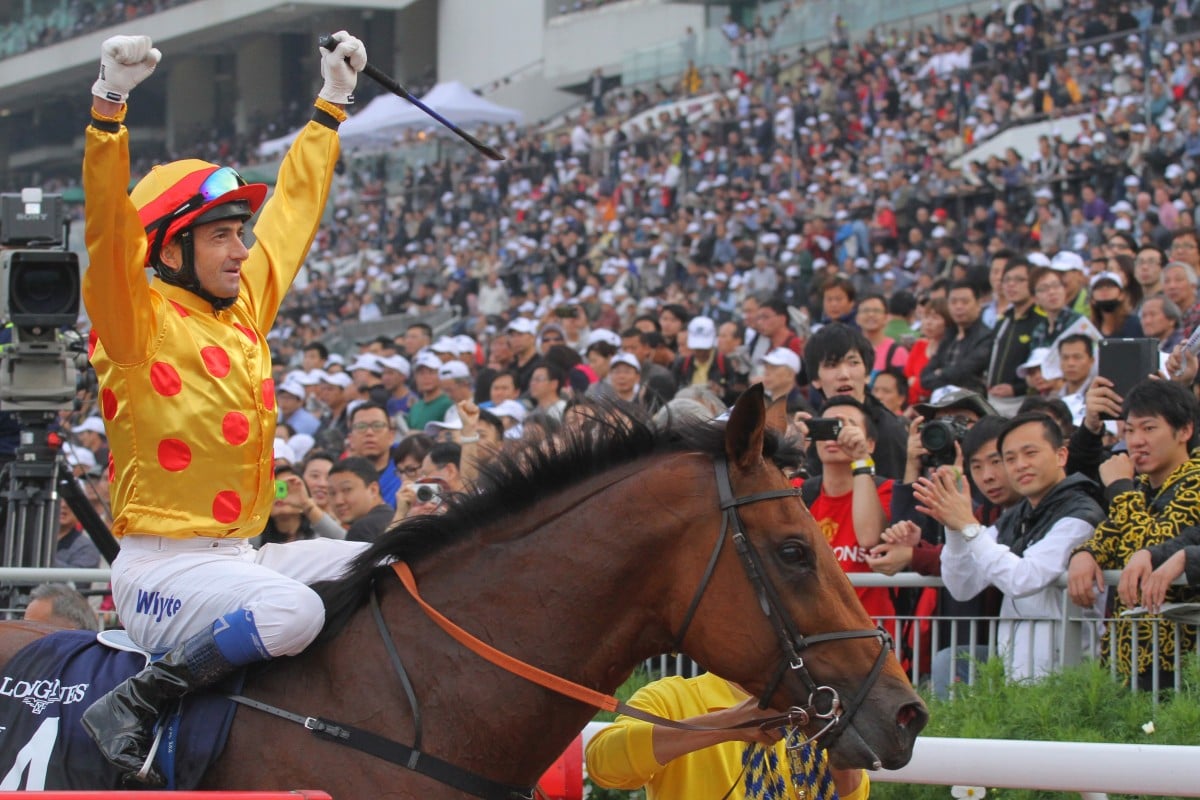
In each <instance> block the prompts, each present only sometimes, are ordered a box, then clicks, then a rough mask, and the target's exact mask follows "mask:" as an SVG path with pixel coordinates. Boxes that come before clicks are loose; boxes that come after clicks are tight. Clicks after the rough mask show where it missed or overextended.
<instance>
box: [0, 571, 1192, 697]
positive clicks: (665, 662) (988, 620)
mask: <svg viewBox="0 0 1200 800" xmlns="http://www.w3.org/2000/svg"><path fill="white" fill-rule="evenodd" d="M1120 577H1121V573H1120V571H1119V570H1108V571H1105V573H1104V581H1105V584H1106V585H1107V586H1108V587H1110V588H1109V590H1110V591H1112V590H1113V587H1115V586H1116V585H1117V583H1118V582H1119V581H1120ZM849 578H850V582H851V583H852V584H854V585H855V586H860V587H888V588H923V587H936V588H940V587H942V585H943V584H942V581H941V579H940V578H935V577H927V576H924V575H917V574H915V573H911V572H906V573H901V574H899V575H891V576H889V575H878V574H875V573H854V574H852V575H850V576H849ZM108 581H109V571H108V570H107V569H57V568H46V569H31V568H13V567H9V568H0V586H3V585H14V586H34V585H36V584H39V583H59V582H75V583H78V584H80V585H87V584H104V583H107V582H108ZM1176 583H1177V584H1180V585H1182V584H1183V581H1182V579H1180V580H1179V581H1177V582H1176ZM1055 585H1056V586H1057V587H1058V588H1059V589H1061V590H1062V591H1063V593H1064V598H1063V604H1062V607H1063V614H1062V616H1061V618H1058V619H1044V620H1038V621H1044V622H1050V623H1054V624H1055V625H1056V626H1057V627H1056V634H1055V635H1056V640H1057V642H1058V647H1057V648H1056V651H1057V653H1058V655H1059V656H1060V658H1059V659H1058V661H1057V662H1056V664H1055V668H1059V667H1064V666H1072V665H1075V664H1078V663H1080V661H1082V660H1083V659H1084V658H1093V657H1096V656H1099V655H1101V652H1100V645H1099V642H1100V639H1101V636H1100V634H1101V631H1102V627H1103V626H1104V625H1106V624H1110V623H1111V622H1112V620H1098V619H1096V618H1095V617H1091V616H1087V615H1086V614H1085V613H1084V612H1083V611H1082V610H1081V609H1079V608H1078V607H1077V606H1075V605H1074V604H1073V603H1071V602H1070V600H1069V599H1068V598H1066V596H1065V594H1066V585H1067V582H1066V574H1065V573H1064V574H1062V575H1060V576H1059V578H1058V580H1057V582H1056V584H1055ZM5 611H7V612H10V613H12V612H13V610H12V609H0V612H5ZM920 621H928V622H930V623H932V624H931V625H930V630H929V633H928V634H925V633H923V632H922V631H921V628H920V626H919V625H915V624H914V625H913V626H912V636H911V637H910V644H911V647H912V650H913V651H914V652H917V653H922V652H928V653H931V654H933V653H937V652H938V651H940V650H943V649H945V648H950V651H951V652H955V651H956V650H957V648H958V647H959V646H965V645H968V644H973V643H976V642H979V641H981V640H982V641H984V642H986V643H987V644H986V645H985V646H986V648H987V657H988V658H992V657H994V656H996V655H998V654H999V649H998V647H997V628H998V625H999V624H1000V622H1001V621H1002V620H1001V619H1000V618H997V617H959V616H944V615H942V616H939V615H933V616H930V617H914V616H897V617H892V618H886V619H881V620H880V623H881V624H882V625H883V626H884V627H885V628H886V629H887V630H888V631H889V633H891V634H892V637H893V639H895V640H896V642H897V643H900V642H902V641H904V640H905V637H904V633H905V624H906V623H909V622H914V623H915V622H920ZM947 622H948V623H955V624H951V625H949V628H950V635H949V636H948V637H943V636H942V635H941V634H940V632H939V630H938V629H939V627H940V626H939V624H938V623H947ZM957 623H961V624H962V625H965V626H966V627H967V628H968V630H967V636H966V637H965V640H960V638H959V636H958V628H959V627H960V626H959V624H957ZM1122 624H1131V625H1134V626H1140V625H1151V626H1158V625H1178V623H1172V622H1166V621H1164V620H1162V619H1159V618H1155V617H1147V618H1145V619H1143V620H1122ZM1085 626H1090V627H1091V628H1092V629H1093V635H1092V637H1091V641H1092V642H1094V643H1096V644H1095V646H1094V648H1093V649H1092V650H1091V651H1090V652H1085V649H1084V648H1083V647H1081V646H1080V642H1081V641H1082V638H1083V637H1082V635H1081V634H1082V631H1083V628H1084V627H1085ZM981 627H982V628H986V631H987V634H986V636H981V635H979V634H980V628H981ZM1181 627H1182V626H1181ZM1179 633H1180V631H1179V630H1178V629H1177V630H1176V636H1177V639H1176V640H1177V641H1178V634H1179ZM926 635H928V637H929V641H928V642H927V641H926V640H925V637H926ZM1133 638H1134V641H1135V644H1136V641H1137V637H1136V635H1135V636H1134V637H1133ZM1153 638H1154V640H1155V641H1156V642H1157V636H1155V637H1153ZM1156 647H1157V645H1156ZM1197 649H1198V650H1200V644H1198V645H1197ZM1157 656H1158V652H1157V649H1156V652H1155V657H1156V660H1157ZM1137 658H1138V651H1137V648H1136V646H1135V647H1134V649H1133V651H1132V653H1131V659H1132V661H1131V666H1133V665H1136V663H1137ZM1182 658H1183V654H1182V653H1180V652H1176V653H1175V655H1174V661H1175V664H1176V669H1175V671H1174V672H1175V677H1174V680H1175V685H1174V687H1159V686H1158V684H1157V675H1155V676H1154V678H1153V679H1152V681H1153V682H1152V684H1151V686H1150V687H1149V688H1150V689H1151V691H1152V692H1154V693H1155V696H1156V695H1157V690H1158V689H1159V688H1163V689H1167V688H1175V689H1176V690H1178V689H1179V688H1180V681H1181V680H1182V670H1181V669H1179V666H1180V662H1181V659H1182ZM1108 663H1109V668H1110V670H1111V671H1112V673H1113V675H1114V676H1115V675H1116V673H1117V666H1118V665H1117V663H1116V661H1115V660H1114V659H1111V658H1110V659H1108ZM646 666H647V668H648V669H650V670H651V671H653V672H654V673H656V674H674V675H689V676H690V675H695V674H698V673H699V672H700V671H701V669H700V667H698V666H697V665H696V664H695V662H693V661H692V660H691V659H689V658H687V657H685V656H682V655H679V654H671V655H661V656H658V657H656V658H653V659H650V660H649V661H648V662H646ZM920 667H921V661H920V659H914V660H913V663H912V664H911V666H910V674H909V678H910V679H911V680H912V682H913V683H914V684H916V683H918V682H920V681H921V680H924V679H925V678H926V677H927V676H926V675H925V674H923V673H922V672H921V670H920ZM965 669H966V675H965V676H964V677H965V679H966V682H967V683H972V682H973V681H974V679H975V670H976V663H975V661H974V660H973V659H967V663H966V667H965ZM1130 672H1131V674H1136V672H1137V670H1136V669H1131V670H1130ZM1131 689H1132V691H1135V692H1136V691H1138V686H1137V682H1136V681H1133V682H1131Z"/></svg>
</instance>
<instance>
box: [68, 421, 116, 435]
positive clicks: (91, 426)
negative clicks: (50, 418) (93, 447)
mask: <svg viewBox="0 0 1200 800" xmlns="http://www.w3.org/2000/svg"><path fill="white" fill-rule="evenodd" d="M87 431H91V432H92V433H98V434H100V435H101V436H107V435H108V434H106V433H105V432H104V420H102V419H100V418H99V417H88V418H87V419H85V420H84V421H83V422H81V423H79V424H78V425H76V426H75V427H74V428H71V432H72V433H86V432H87Z"/></svg>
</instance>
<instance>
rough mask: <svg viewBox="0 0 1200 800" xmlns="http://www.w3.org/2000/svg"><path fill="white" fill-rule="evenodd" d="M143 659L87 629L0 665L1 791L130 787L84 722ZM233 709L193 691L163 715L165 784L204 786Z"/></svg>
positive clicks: (46, 640) (47, 640) (38, 644)
mask: <svg viewBox="0 0 1200 800" xmlns="http://www.w3.org/2000/svg"><path fill="white" fill-rule="evenodd" d="M146 659H147V656H146V654H144V653H140V652H126V651H122V650H114V649H112V648H111V647H108V646H105V645H103V644H101V643H100V642H98V641H97V638H96V634H95V633H92V632H90V631H63V632H61V633H53V634H50V635H49V636H45V637H43V638H41V639H38V640H37V641H35V642H33V643H32V644H30V645H29V646H28V647H25V648H24V649H23V650H21V651H20V652H19V653H17V655H16V656H14V657H13V659H12V660H11V661H10V662H9V663H8V665H7V666H6V667H4V668H3V670H0V790H27V791H38V790H47V789H58V790H68V789H91V790H104V789H121V788H125V787H124V786H123V785H122V776H121V771H120V770H119V769H117V768H116V767H114V766H113V765H112V764H110V763H109V762H108V761H106V760H105V759H104V758H103V757H102V756H101V755H100V751H99V750H97V749H96V745H95V744H94V743H93V742H92V740H91V739H89V738H88V736H87V734H86V733H85V732H84V729H83V726H82V725H81V724H80V722H79V720H80V717H82V716H83V712H84V711H86V710H87V708H88V706H90V705H91V704H92V703H94V702H95V701H96V700H98V699H99V698H100V697H102V696H103V695H104V694H106V693H108V692H109V691H110V690H111V689H112V688H113V687H114V686H116V685H117V684H118V683H120V682H121V681H123V680H125V679H126V678H128V677H129V676H130V675H132V674H134V673H135V672H138V671H139V670H141V669H142V668H143V667H144V666H145V665H146ZM235 679H236V680H237V681H238V682H239V683H240V681H241V673H239V674H238V675H237V676H235ZM221 688H230V689H234V690H236V688H237V687H233V686H230V687H221ZM234 710H235V708H234V705H233V702H232V701H230V700H228V699H226V698H225V697H223V696H220V695H217V694H211V693H207V692H205V693H198V694H196V695H188V696H187V697H185V698H184V699H183V701H182V702H181V703H180V704H179V705H178V706H177V707H176V708H175V709H174V711H173V712H172V713H171V714H170V716H168V717H167V718H166V719H165V720H163V723H162V724H163V725H164V726H165V730H164V731H163V737H162V742H161V744H160V745H159V748H158V753H157V756H156V764H157V765H158V767H159V769H160V770H161V771H162V774H163V775H164V776H165V777H166V778H167V781H168V783H167V788H168V789H181V790H183V789H193V788H195V787H196V786H197V785H198V784H199V782H200V778H201V777H202V776H203V775H204V771H205V770H206V769H207V768H208V766H209V765H210V764H212V762H213V761H214V760H216V757H217V756H218V755H219V754H220V752H221V750H222V748H224V746H225V740H226V738H227V737H228V735H229V727H230V725H231V724H232V723H233V715H234ZM68 765H69V767H68Z"/></svg>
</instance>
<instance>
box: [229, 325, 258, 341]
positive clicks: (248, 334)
mask: <svg viewBox="0 0 1200 800" xmlns="http://www.w3.org/2000/svg"><path fill="white" fill-rule="evenodd" d="M233 327H235V328H237V329H238V330H239V331H241V332H242V333H244V334H246V338H247V339H249V340H250V342H251V343H252V344H258V334H257V333H255V332H254V329H253V328H247V327H246V326H245V325H243V324H241V323H240V322H235V323H233Z"/></svg>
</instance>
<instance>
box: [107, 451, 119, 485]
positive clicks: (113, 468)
mask: <svg viewBox="0 0 1200 800" xmlns="http://www.w3.org/2000/svg"><path fill="white" fill-rule="evenodd" d="M116 479H117V462H116V461H113V457H112V453H109V454H108V482H109V483H112V482H113V481H115V480H116Z"/></svg>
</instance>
